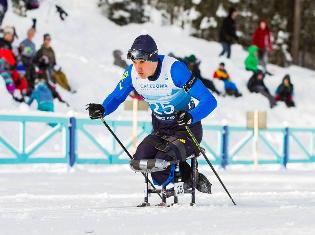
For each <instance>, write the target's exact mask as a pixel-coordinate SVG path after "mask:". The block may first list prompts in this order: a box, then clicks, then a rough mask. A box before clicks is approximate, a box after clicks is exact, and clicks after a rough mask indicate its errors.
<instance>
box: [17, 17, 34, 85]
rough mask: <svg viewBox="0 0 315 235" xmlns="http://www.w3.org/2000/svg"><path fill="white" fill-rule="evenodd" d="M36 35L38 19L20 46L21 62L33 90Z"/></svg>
mask: <svg viewBox="0 0 315 235" xmlns="http://www.w3.org/2000/svg"><path fill="white" fill-rule="evenodd" d="M35 33H36V19H33V25H32V27H31V28H30V29H29V30H28V31H27V38H26V39H24V40H23V41H22V42H21V43H20V46H19V50H20V54H21V61H22V64H23V66H24V68H25V77H26V79H27V82H28V84H29V86H30V88H31V89H33V87H34V80H35V65H34V63H33V59H34V57H35V54H36V46H35V43H34V42H33V38H34V35H35Z"/></svg>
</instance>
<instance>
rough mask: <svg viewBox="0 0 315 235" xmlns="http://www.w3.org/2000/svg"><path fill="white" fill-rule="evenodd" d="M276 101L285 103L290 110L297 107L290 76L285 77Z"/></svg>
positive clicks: (279, 87) (277, 92)
mask: <svg viewBox="0 0 315 235" xmlns="http://www.w3.org/2000/svg"><path fill="white" fill-rule="evenodd" d="M276 100H277V101H283V102H284V103H285V104H286V105H287V107H288V108H290V107H295V103H294V101H293V84H292V83H291V79H290V75H288V74H287V75H285V76H284V78H283V80H282V83H281V84H280V85H279V86H278V88H277V90H276Z"/></svg>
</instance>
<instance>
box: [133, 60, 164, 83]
mask: <svg viewBox="0 0 315 235" xmlns="http://www.w3.org/2000/svg"><path fill="white" fill-rule="evenodd" d="M132 63H133V66H134V67H135V69H136V71H137V73H138V75H139V76H140V78H142V79H146V78H148V77H150V76H152V75H153V74H154V72H155V70H156V68H157V65H158V62H151V61H145V60H132Z"/></svg>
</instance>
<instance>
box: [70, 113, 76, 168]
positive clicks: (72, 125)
mask: <svg viewBox="0 0 315 235" xmlns="http://www.w3.org/2000/svg"><path fill="white" fill-rule="evenodd" d="M76 124H77V121H76V119H75V117H70V126H69V162H68V164H69V166H70V167H73V165H74V164H75V160H76V156H75V155H76V154H75V150H76V149H75V145H76V135H75V134H76Z"/></svg>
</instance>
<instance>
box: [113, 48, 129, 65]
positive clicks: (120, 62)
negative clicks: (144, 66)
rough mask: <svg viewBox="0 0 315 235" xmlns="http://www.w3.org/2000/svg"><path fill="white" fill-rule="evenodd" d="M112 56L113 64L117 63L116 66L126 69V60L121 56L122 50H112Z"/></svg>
mask: <svg viewBox="0 0 315 235" xmlns="http://www.w3.org/2000/svg"><path fill="white" fill-rule="evenodd" d="M113 56H114V65H117V66H118V67H120V68H122V69H126V68H127V67H128V64H127V62H126V61H125V60H124V59H122V58H121V56H122V52H121V51H120V50H114V51H113Z"/></svg>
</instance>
